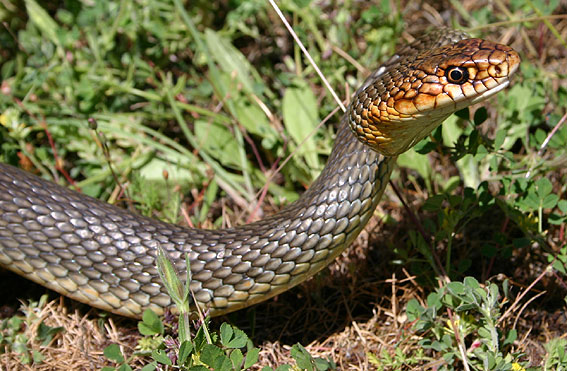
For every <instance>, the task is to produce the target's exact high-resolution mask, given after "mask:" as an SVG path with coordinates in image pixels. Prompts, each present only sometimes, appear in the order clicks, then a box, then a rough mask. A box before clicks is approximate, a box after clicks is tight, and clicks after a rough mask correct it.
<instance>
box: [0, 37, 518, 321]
mask: <svg viewBox="0 0 567 371" xmlns="http://www.w3.org/2000/svg"><path fill="white" fill-rule="evenodd" d="M519 63H520V58H519V56H518V54H517V53H516V52H515V51H513V50H512V49H511V48H510V47H508V46H505V45H500V44H496V43H493V42H490V41H485V40H481V39H470V38H468V36H467V35H466V34H465V33H463V32H460V31H453V30H449V29H438V30H437V31H434V32H432V33H430V34H428V35H426V36H424V37H421V38H418V39H417V40H416V41H415V42H413V43H411V44H409V45H407V46H406V47H404V48H402V49H401V50H400V51H399V52H398V53H397V54H396V55H394V56H393V57H391V58H390V59H389V60H388V61H387V62H386V63H384V64H383V65H382V66H381V67H380V68H379V69H378V70H376V71H375V72H374V73H372V74H371V75H370V76H369V77H368V78H367V79H366V80H365V82H364V83H363V84H362V86H361V87H360V88H359V89H358V90H357V92H356V94H355V96H354V99H353V101H352V102H351V104H350V105H349V108H348V111H347V113H346V114H345V115H344V116H343V118H342V120H341V122H340V125H339V128H338V132H337V136H336V140H335V145H334V147H333V150H332V153H331V155H330V157H329V159H328V162H327V164H326V166H325V168H324V170H323V171H322V173H321V174H320V176H319V177H318V179H317V180H316V181H315V182H314V183H313V184H312V185H311V187H310V188H309V189H308V190H307V191H306V192H304V193H303V195H302V196H301V198H300V199H299V200H297V201H296V202H294V203H292V204H290V205H288V206H287V207H285V208H284V209H283V210H281V211H280V212H278V213H276V214H275V215H272V216H270V217H267V218H265V219H263V220H260V221H257V222H255V223H251V224H247V225H243V226H239V227H236V228H231V229H223V230H201V229H191V228H186V227H182V226H178V225H172V224H168V223H164V222H161V221H158V220H154V219H151V218H147V217H143V216H140V215H136V214H134V213H131V212H129V211H126V210H124V209H121V208H118V207H116V206H113V205H109V204H107V203H104V202H102V201H99V200H96V199H93V198H91V197H88V196H85V195H83V194H81V193H78V192H75V191H72V190H69V189H67V188H64V187H62V186H59V185H57V184H54V183H51V182H49V181H46V180H44V179H40V178H38V177H36V176H34V175H32V174H29V173H27V172H24V171H22V170H19V169H17V168H15V167H12V166H10V165H6V164H0V264H1V265H2V266H4V267H6V268H7V269H10V270H12V271H14V272H16V273H18V274H20V275H22V276H24V277H27V278H29V279H31V280H33V281H35V282H37V283H39V284H41V285H44V286H46V287H48V288H50V289H53V290H55V291H57V292H59V293H61V294H63V295H66V296H68V297H71V298H73V299H75V300H78V301H81V302H83V303H87V304H89V305H91V306H94V307H98V308H101V309H104V310H107V311H110V312H114V313H116V314H120V315H124V316H129V317H140V316H141V314H142V312H143V311H144V310H145V309H146V308H152V309H154V310H155V311H157V312H158V313H161V312H162V311H163V310H164V309H165V308H167V307H170V306H171V299H170V297H169V296H168V295H167V293H166V292H165V289H164V287H163V285H162V284H161V282H160V278H159V276H158V273H157V269H156V264H155V257H156V248H157V246H158V244H159V245H160V246H161V247H162V248H163V249H164V250H165V251H166V253H167V255H168V257H169V258H170V259H171V260H172V261H173V263H174V265H175V266H176V268H177V269H178V270H179V271H180V273H184V272H185V270H186V267H185V254H186V253H188V256H189V258H190V265H191V272H192V279H191V283H190V287H191V289H192V291H193V292H194V294H195V296H194V297H195V299H196V301H197V303H193V304H198V305H199V306H201V307H202V308H204V309H208V310H210V313H211V314H212V315H219V314H222V313H227V312H231V311H234V310H237V309H239V308H243V307H247V306H250V305H252V304H254V303H258V302H260V301H263V300H266V299H268V298H270V297H273V296H274V295H277V294H278V293H281V292H282V291H285V290H288V289H289V288H291V287H293V286H295V285H297V284H299V283H300V282H302V281H304V280H306V279H307V278H308V277H310V276H312V275H314V274H315V273H317V272H318V271H320V270H321V269H323V268H324V267H325V266H327V265H328V264H329V263H330V262H331V261H333V259H335V258H336V257H337V255H339V254H340V253H341V252H342V251H343V250H344V249H345V248H346V247H347V246H348V245H349V244H350V243H351V242H352V241H353V240H354V239H355V238H356V236H357V235H358V234H359V232H360V231H361V230H362V229H363V228H364V226H365V224H366V223H367V221H368V219H369V218H370V217H371V215H372V214H373V212H374V209H375V208H376V206H377V203H378V201H379V200H380V197H381V195H382V193H383V191H384V188H385V186H386V184H387V181H388V179H389V176H390V173H391V171H392V168H393V166H394V165H395V161H396V156H397V155H398V154H400V153H402V152H403V151H405V150H406V149H407V148H409V147H410V146H412V145H413V144H415V143H416V142H417V141H419V140H421V139H422V138H424V137H425V136H427V135H428V134H429V133H430V132H431V130H433V129H434V128H435V127H436V126H438V125H439V124H440V123H441V122H442V121H443V120H444V119H445V118H446V117H448V116H449V115H450V114H452V113H453V112H455V111H456V110H458V109H461V108H463V107H466V106H468V105H470V104H473V103H476V102H479V101H482V100H484V99H486V98H487V97H489V96H492V95H493V94H494V93H496V92H498V91H500V90H501V89H502V88H504V87H505V86H507V85H508V83H509V78H510V76H511V75H512V74H513V73H514V72H515V71H516V70H517V68H518V65H519ZM353 132H354V133H355V134H356V136H355V135H353Z"/></svg>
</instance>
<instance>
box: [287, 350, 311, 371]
mask: <svg viewBox="0 0 567 371" xmlns="http://www.w3.org/2000/svg"><path fill="white" fill-rule="evenodd" d="M291 356H292V357H293V359H295V362H297V367H299V368H302V369H306V370H308V371H313V370H314V368H313V357H312V356H311V354H309V352H308V351H307V349H305V348H304V347H303V345H301V344H299V343H297V344H295V345H294V346H292V347H291Z"/></svg>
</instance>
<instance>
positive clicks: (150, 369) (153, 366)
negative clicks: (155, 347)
mask: <svg viewBox="0 0 567 371" xmlns="http://www.w3.org/2000/svg"><path fill="white" fill-rule="evenodd" d="M156 368H157V367H156V364H155V362H152V363H148V364H147V365H145V366H144V367H142V368H141V369H140V371H154V370H155V369H156Z"/></svg>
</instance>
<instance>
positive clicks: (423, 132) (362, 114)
mask: <svg viewBox="0 0 567 371" xmlns="http://www.w3.org/2000/svg"><path fill="white" fill-rule="evenodd" d="M519 65H520V56H519V55H518V53H517V52H516V51H514V50H513V49H512V48H510V47H509V46H506V45H502V44H497V43H494V42H491V41H487V40H482V39H464V40H460V41H458V42H455V43H453V44H450V45H444V46H440V47H437V48H430V49H424V50H421V51H419V52H416V53H414V54H411V55H406V56H404V57H400V58H399V59H398V60H397V61H396V63H393V64H392V65H391V66H389V67H388V68H387V69H385V70H384V71H383V72H382V73H381V74H375V76H376V77H375V78H374V79H373V80H372V81H371V82H369V83H367V84H366V85H365V88H364V89H363V90H362V91H360V92H358V94H357V96H356V97H355V99H354V101H353V103H352V104H351V106H350V107H349V124H350V126H351V129H352V130H353V131H354V133H355V135H356V136H357V137H358V138H359V140H360V141H362V142H363V143H365V144H367V145H369V146H370V147H371V148H372V149H373V150H374V151H376V152H378V153H381V154H383V155H385V156H396V155H399V154H401V153H403V152H405V151H406V150H408V149H409V148H410V147H412V146H413V145H415V144H416V143H417V142H419V141H420V140H422V139H423V138H425V137H426V136H427V135H429V134H430V133H431V131H432V130H433V129H435V128H436V127H437V126H439V125H440V124H441V123H442V122H443V121H444V120H445V119H446V118H447V117H448V116H449V115H451V114H452V113H453V112H455V111H458V110H460V109H462V108H465V107H467V106H469V105H471V104H475V103H478V102H481V101H483V100H485V99H487V98H489V97H491V96H492V95H494V94H496V93H497V92H499V91H500V90H502V89H504V88H505V87H506V86H508V84H509V83H510V77H511V76H512V75H513V74H514V73H515V72H516V71H517V69H518V67H519Z"/></svg>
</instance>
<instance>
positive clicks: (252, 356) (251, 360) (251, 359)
mask: <svg viewBox="0 0 567 371" xmlns="http://www.w3.org/2000/svg"><path fill="white" fill-rule="evenodd" d="M259 354H260V348H252V349H249V350H248V352H247V353H246V360H245V361H244V368H245V369H248V368H250V367H252V365H254V364H256V362H258V355H259Z"/></svg>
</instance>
